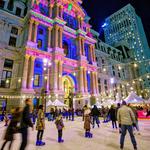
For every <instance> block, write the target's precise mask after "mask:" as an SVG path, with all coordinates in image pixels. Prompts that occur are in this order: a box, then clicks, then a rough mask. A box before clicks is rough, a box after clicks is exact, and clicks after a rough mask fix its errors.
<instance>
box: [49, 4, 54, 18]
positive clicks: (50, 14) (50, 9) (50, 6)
mask: <svg viewBox="0 0 150 150" xmlns="http://www.w3.org/2000/svg"><path fill="white" fill-rule="evenodd" d="M52 8H53V5H52V4H50V5H49V17H50V18H51V17H52V12H53V10H52Z"/></svg>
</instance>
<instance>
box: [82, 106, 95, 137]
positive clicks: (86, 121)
mask: <svg viewBox="0 0 150 150" xmlns="http://www.w3.org/2000/svg"><path fill="white" fill-rule="evenodd" d="M90 113H91V110H90V109H89V108H87V109H85V110H84V129H85V137H86V138H92V137H93V134H92V133H91V132H90V130H91V126H90V124H91V117H90Z"/></svg>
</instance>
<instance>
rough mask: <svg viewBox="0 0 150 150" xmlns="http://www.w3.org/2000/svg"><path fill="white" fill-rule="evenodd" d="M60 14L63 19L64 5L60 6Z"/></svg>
mask: <svg viewBox="0 0 150 150" xmlns="http://www.w3.org/2000/svg"><path fill="white" fill-rule="evenodd" d="M60 14H61V16H60V17H61V18H63V6H62V5H61V6H60Z"/></svg>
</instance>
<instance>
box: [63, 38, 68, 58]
mask: <svg viewBox="0 0 150 150" xmlns="http://www.w3.org/2000/svg"><path fill="white" fill-rule="evenodd" d="M63 49H64V54H65V56H68V54H69V46H68V43H67V42H65V41H64V42H63Z"/></svg>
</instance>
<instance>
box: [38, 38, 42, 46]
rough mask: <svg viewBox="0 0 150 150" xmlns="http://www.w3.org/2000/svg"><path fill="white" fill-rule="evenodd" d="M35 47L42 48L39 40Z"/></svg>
mask: <svg viewBox="0 0 150 150" xmlns="http://www.w3.org/2000/svg"><path fill="white" fill-rule="evenodd" d="M37 47H38V48H42V40H40V39H39V40H38V44H37Z"/></svg>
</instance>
